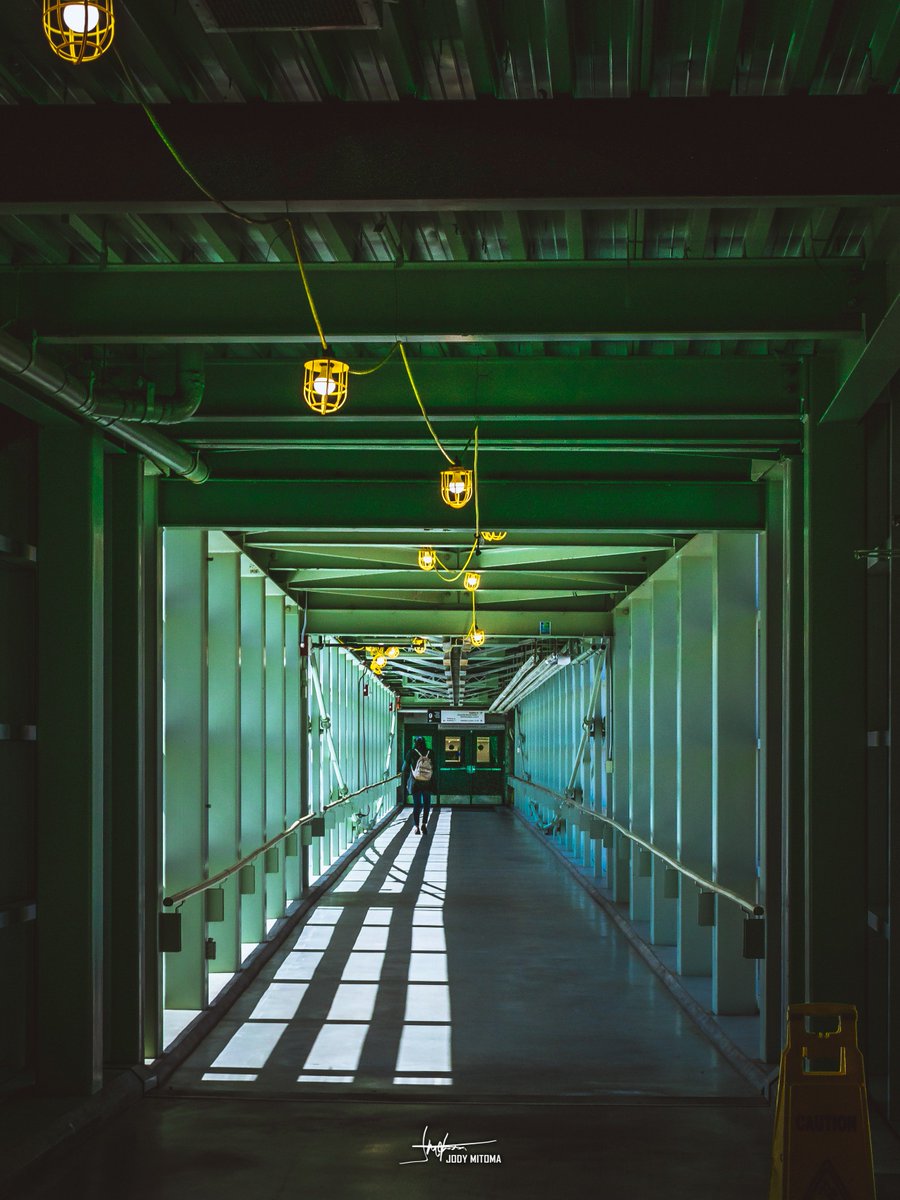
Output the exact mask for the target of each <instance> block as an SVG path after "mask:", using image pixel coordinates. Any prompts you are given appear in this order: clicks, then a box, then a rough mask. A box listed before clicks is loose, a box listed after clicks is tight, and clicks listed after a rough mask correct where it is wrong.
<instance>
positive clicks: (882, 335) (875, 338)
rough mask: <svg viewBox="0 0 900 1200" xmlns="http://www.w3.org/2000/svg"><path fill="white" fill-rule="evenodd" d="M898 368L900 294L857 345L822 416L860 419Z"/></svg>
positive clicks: (831, 419)
mask: <svg viewBox="0 0 900 1200" xmlns="http://www.w3.org/2000/svg"><path fill="white" fill-rule="evenodd" d="M897 371H900V295H898V296H895V297H894V300H893V303H892V304H891V306H890V308H889V309H888V311H887V313H886V314H885V316H884V318H883V319H882V321H881V322H880V324H879V325H878V328H877V329H876V330H875V332H874V333H873V334H872V336H871V337H870V338H869V340H868V342H867V343H866V344H865V346H864V347H863V348H862V349H861V351H860V353H859V357H858V358H857V359H856V362H855V363H854V364H853V366H852V367H851V368H850V370H849V372H848V374H847V375H846V377H845V378H844V380H843V381H842V383H841V384H840V386H839V387H838V389H837V392H836V393H835V396H834V399H833V400H832V401H831V403H830V404H829V405H828V407H827V409H826V410H825V412H824V414H823V416H822V418H821V419H822V420H823V421H827V422H831V421H860V420H862V418H863V417H864V416H865V415H866V413H867V412H868V411H869V409H870V408H871V407H872V405H873V404H874V403H875V402H876V400H877V399H878V398H879V396H880V395H881V394H882V392H884V390H885V388H886V387H887V386H888V384H889V383H890V382H891V380H892V379H893V377H894V376H895V375H896V373H897Z"/></svg>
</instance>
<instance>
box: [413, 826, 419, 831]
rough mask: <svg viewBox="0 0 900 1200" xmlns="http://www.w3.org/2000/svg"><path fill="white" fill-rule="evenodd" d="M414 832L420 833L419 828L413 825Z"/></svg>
mask: <svg viewBox="0 0 900 1200" xmlns="http://www.w3.org/2000/svg"><path fill="white" fill-rule="evenodd" d="M413 831H414V832H415V833H418V832H419V827H418V825H413Z"/></svg>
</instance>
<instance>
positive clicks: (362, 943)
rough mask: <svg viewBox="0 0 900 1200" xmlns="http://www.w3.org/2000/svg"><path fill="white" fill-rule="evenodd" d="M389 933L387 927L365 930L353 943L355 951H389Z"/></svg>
mask: <svg viewBox="0 0 900 1200" xmlns="http://www.w3.org/2000/svg"><path fill="white" fill-rule="evenodd" d="M388 932H389V930H388V927H387V925H377V926H374V927H373V926H370V927H368V928H363V929H361V930H360V931H359V934H358V935H357V938H356V941H355V942H354V943H353V949H354V950H387V941H388Z"/></svg>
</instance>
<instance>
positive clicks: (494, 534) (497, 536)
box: [481, 529, 506, 542]
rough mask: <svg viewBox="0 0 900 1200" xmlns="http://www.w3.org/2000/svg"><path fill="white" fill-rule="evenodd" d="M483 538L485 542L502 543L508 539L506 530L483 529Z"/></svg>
mask: <svg viewBox="0 0 900 1200" xmlns="http://www.w3.org/2000/svg"><path fill="white" fill-rule="evenodd" d="M481 536H482V537H483V538H484V540H485V541H486V542H502V541H503V539H504V538H505V537H506V530H505V529H496V530H490V529H482V531H481Z"/></svg>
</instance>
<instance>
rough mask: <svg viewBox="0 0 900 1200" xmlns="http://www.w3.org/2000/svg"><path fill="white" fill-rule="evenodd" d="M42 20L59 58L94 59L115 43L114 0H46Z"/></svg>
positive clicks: (64, 59) (46, 33) (71, 61)
mask: <svg viewBox="0 0 900 1200" xmlns="http://www.w3.org/2000/svg"><path fill="white" fill-rule="evenodd" d="M43 24H44V36H45V37H46V38H47V41H48V42H49V43H50V48H51V49H52V50H53V53H54V54H55V55H56V56H57V58H61V59H62V60H63V61H64V62H69V63H76V64H77V63H86V62H93V61H94V59H96V58H99V57H100V55H101V54H105V53H106V51H107V50H108V49H109V48H110V46H111V45H112V40H113V36H114V35H115V31H116V18H115V13H114V12H113V0H90V2H88V0H78V2H77V3H75V2H74V0H44V4H43Z"/></svg>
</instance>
